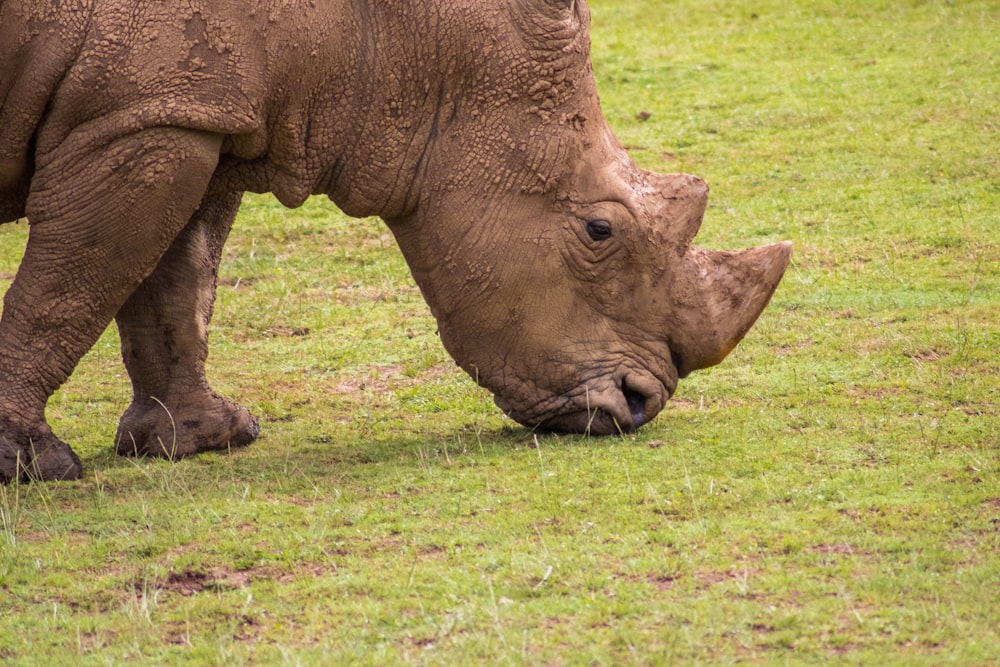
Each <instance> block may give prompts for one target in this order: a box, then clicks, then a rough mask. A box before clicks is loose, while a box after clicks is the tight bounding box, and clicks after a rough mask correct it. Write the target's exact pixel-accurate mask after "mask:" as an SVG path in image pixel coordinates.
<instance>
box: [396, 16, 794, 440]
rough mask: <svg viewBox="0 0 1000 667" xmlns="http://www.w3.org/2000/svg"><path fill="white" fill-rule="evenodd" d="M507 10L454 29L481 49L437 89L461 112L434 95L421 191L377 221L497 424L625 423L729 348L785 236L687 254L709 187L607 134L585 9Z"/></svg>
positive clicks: (610, 426) (785, 253)
mask: <svg viewBox="0 0 1000 667" xmlns="http://www.w3.org/2000/svg"><path fill="white" fill-rule="evenodd" d="M511 6H512V11H509V12H504V13H501V14H497V15H494V16H492V20H493V21H494V23H492V24H489V25H486V26H484V27H483V29H482V30H474V31H471V33H466V35H465V39H466V42H467V43H466V44H465V45H464V48H465V50H466V52H468V53H473V54H480V55H481V56H482V57H479V58H474V59H473V60H474V62H473V63H471V64H470V65H469V66H468V68H467V69H458V70H456V71H455V74H454V77H453V79H452V80H453V81H462V82H463V85H464V86H465V88H466V89H467V90H472V91H474V93H473V94H472V96H471V97H472V99H474V100H475V102H474V103H472V104H468V103H465V102H463V101H462V100H463V99H468V98H469V97H470V95H469V94H466V95H465V96H464V97H462V98H459V96H458V95H452V94H451V93H450V92H449V90H447V89H443V90H442V92H441V94H440V96H439V99H440V103H441V105H442V107H443V108H441V109H439V110H438V112H437V116H436V119H435V128H434V132H433V135H434V136H433V137H431V138H430V139H429V141H428V148H427V150H426V152H425V154H424V156H423V158H422V162H421V165H420V169H421V174H420V186H421V187H420V191H421V195H420V197H419V199H418V201H417V202H416V203H415V205H414V207H413V208H412V210H411V211H410V212H408V213H407V214H406V215H403V216H399V217H397V218H394V219H390V220H389V224H390V227H391V228H392V230H393V232H394V233H395V235H396V237H397V240H398V241H399V244H400V247H401V248H402V250H403V252H404V254H405V255H406V258H407V261H408V263H409V264H410V267H411V269H412V271H413V274H414V277H415V278H416V280H417V283H418V284H419V286H420V288H421V291H422V293H423V295H424V297H425V299H426V300H427V302H428V304H429V305H430V307H431V309H432V311H433V313H434V315H435V317H436V319H437V321H438V325H439V333H440V336H441V340H442V341H443V343H444V345H445V347H446V348H447V349H448V351H449V352H450V353H451V355H452V356H453V357H454V358H455V360H456V361H457V362H458V364H459V365H460V366H461V367H462V368H463V369H465V371H466V372H468V373H469V375H471V376H472V377H473V378H474V379H475V380H476V381H477V382H478V383H479V384H480V385H482V386H484V387H486V388H487V389H489V390H490V391H491V392H493V394H494V397H495V402H496V404H497V405H498V406H499V407H500V408H501V409H502V410H503V411H504V412H505V413H506V414H507V415H509V416H510V417H512V418H513V419H515V420H516V421H518V422H520V423H521V424H524V425H526V426H529V427H538V428H541V429H545V430H554V431H562V432H577V433H581V432H587V433H593V434H613V433H618V432H622V431H626V432H627V431H633V430H635V429H637V428H638V427H640V426H641V425H642V424H644V423H647V422H649V421H650V420H651V419H653V417H655V416H656V414H657V413H658V412H660V410H662V409H663V407H664V404H665V403H666V401H667V400H668V399H669V398H670V397H671V396H672V394H673V393H674V390H675V389H676V386H677V381H678V378H682V377H684V376H686V375H687V374H689V373H691V372H692V371H695V370H698V369H701V368H706V367H708V366H712V365H713V364H717V363H719V362H720V361H722V360H723V358H725V356H726V355H727V354H728V353H729V351H730V350H732V349H733V347H734V346H735V345H736V344H737V343H738V342H739V341H740V340H741V339H742V338H743V336H744V335H745V334H746V333H747V331H748V330H749V329H750V327H751V326H752V325H753V323H754V322H755V320H756V319H757V317H758V316H759V315H760V314H761V312H762V310H763V309H764V307H765V306H766V305H767V303H768V301H769V299H770V298H771V295H772V293H773V292H774V290H775V288H776V287H777V285H778V282H779V281H780V279H781V277H782V274H783V273H784V270H785V267H786V266H787V264H788V261H789V257H790V255H791V244H790V243H788V242H783V243H777V244H773V245H769V246H764V247H760V248H754V249H750V250H745V251H743V252H725V251H715V250H706V249H702V248H699V247H697V246H694V245H692V244H691V241H692V239H693V238H694V236H695V234H696V233H697V231H698V228H699V226H700V225H701V222H702V216H703V214H704V212H705V207H706V202H707V196H708V187H707V186H706V185H705V183H704V182H703V181H702V180H701V179H699V178H697V177H694V176H690V175H685V174H658V173H653V172H649V171H644V170H642V169H639V168H638V167H636V165H635V164H634V163H633V162H632V160H631V159H630V158H629V156H628V154H627V153H626V151H625V150H624V149H623V148H622V146H621V145H620V144H619V142H618V141H617V140H616V139H615V137H614V135H613V133H612V131H611V129H610V128H609V127H608V125H607V123H606V122H605V120H604V117H603V116H602V114H601V110H600V104H599V100H598V96H597V92H596V88H595V84H594V79H593V75H592V72H591V67H590V60H589V53H588V51H589V37H588V27H589V15H588V12H587V9H586V6H585V5H584V3H583V2H567V1H558V0H552V1H550V2H543V1H540V0H535V1H534V2H528V1H524V2H516V1H515V2H512V3H511ZM470 34H471V35H472V37H470V36H469V35H470ZM477 35H478V36H479V37H480V39H479V41H476V37H475V36H477ZM497 36H501V37H502V38H503V39H502V40H501V41H500V43H499V44H498V43H497ZM495 53H503V54H504V57H503V58H502V59H500V58H495V57H491V54H495Z"/></svg>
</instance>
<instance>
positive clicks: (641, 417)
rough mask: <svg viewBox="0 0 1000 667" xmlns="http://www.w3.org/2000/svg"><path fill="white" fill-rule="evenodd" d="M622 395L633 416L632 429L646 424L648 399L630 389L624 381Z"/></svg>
mask: <svg viewBox="0 0 1000 667" xmlns="http://www.w3.org/2000/svg"><path fill="white" fill-rule="evenodd" d="M622 394H623V395H624V396H625V402H626V403H628V411H629V413H631V415H632V428H639V427H640V426H642V425H643V424H644V423H645V422H646V397H645V396H644V395H643V394H640V393H639V392H637V391H636V390H634V389H632V388H631V387H629V386H628V383H626V382H625V380H622Z"/></svg>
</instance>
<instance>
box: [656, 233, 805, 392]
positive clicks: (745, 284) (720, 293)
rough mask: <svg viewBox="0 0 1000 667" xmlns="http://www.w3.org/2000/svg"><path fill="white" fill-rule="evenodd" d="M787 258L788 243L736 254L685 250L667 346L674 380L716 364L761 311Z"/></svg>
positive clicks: (788, 253) (783, 270)
mask: <svg viewBox="0 0 1000 667" xmlns="http://www.w3.org/2000/svg"><path fill="white" fill-rule="evenodd" d="M791 255H792V244H791V242H789V241H782V242H780V243H773V244H771V245H766V246H761V247H758V248H750V249H749V250H744V251H742V252H725V251H718V250H704V249H702V248H696V247H691V248H690V249H689V250H688V253H687V254H686V255H685V257H684V266H683V271H684V273H685V274H686V275H685V278H686V279H685V280H683V281H681V285H680V287H681V293H679V294H678V295H677V298H676V299H675V303H676V307H677V309H678V317H677V318H676V330H675V331H671V333H670V348H671V352H672V354H673V356H674V366H676V368H677V374H678V377H685V376H687V375H688V374H690V373H691V372H692V371H696V370H699V369H702V368H708V367H709V366H714V365H716V364H718V363H719V362H721V361H722V360H723V359H724V358H725V357H726V355H728V354H729V352H730V351H732V349H733V348H734V347H736V345H737V343H739V342H740V341H741V340H743V337H744V336H745V335H746V334H747V332H748V331H749V330H750V328H751V327H752V326H753V324H754V322H756V321H757V318H758V317H760V314H761V313H762V312H763V311H764V308H765V307H766V306H767V304H768V302H769V301H770V300H771V296H772V295H773V294H774V290H775V289H776V288H777V287H778V283H779V282H780V281H781V277H782V276H783V275H784V273H785V269H786V268H787V267H788V262H789V259H790V258H791Z"/></svg>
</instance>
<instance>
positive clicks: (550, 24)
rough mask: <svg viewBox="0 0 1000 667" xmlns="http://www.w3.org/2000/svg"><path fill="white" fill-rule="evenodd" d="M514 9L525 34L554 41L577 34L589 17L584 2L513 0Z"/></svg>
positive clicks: (568, 0) (576, 0)
mask: <svg viewBox="0 0 1000 667" xmlns="http://www.w3.org/2000/svg"><path fill="white" fill-rule="evenodd" d="M514 7H515V8H516V10H517V14H518V15H519V16H520V18H521V21H520V23H521V25H522V28H523V29H524V31H525V32H526V33H528V34H534V35H536V36H537V37H541V38H546V39H554V40H556V41H559V40H561V39H566V38H567V37H569V35H570V34H575V33H576V32H578V31H579V30H580V29H581V27H584V26H586V25H587V24H588V22H589V16H590V14H589V12H588V10H587V3H586V2H585V1H584V0H514ZM567 29H568V30H567Z"/></svg>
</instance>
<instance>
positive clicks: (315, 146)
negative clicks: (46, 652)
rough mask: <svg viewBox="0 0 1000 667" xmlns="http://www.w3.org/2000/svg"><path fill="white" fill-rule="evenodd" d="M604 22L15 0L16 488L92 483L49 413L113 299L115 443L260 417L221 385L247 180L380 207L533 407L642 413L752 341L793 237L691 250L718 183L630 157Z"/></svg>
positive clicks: (2, 14)
mask: <svg viewBox="0 0 1000 667" xmlns="http://www.w3.org/2000/svg"><path fill="white" fill-rule="evenodd" d="M55 5H58V7H55ZM588 30H589V17H588V11H587V7H586V5H585V4H584V3H583V2H582V0H578V1H568V0H488V1H487V0H436V1H435V0H422V1H421V0H395V1H393V0H380V1H379V2H372V1H370V0H367V1H366V0H317V1H316V2H311V3H309V2H304V1H302V2H294V1H291V2H290V1H279V0H269V1H264V2H247V1H246V0H238V1H237V0H218V1H214V2H208V1H207V0H165V1H163V2H155V3H153V2H133V1H132V0H76V1H75V2H74V1H68V2H61V3H49V2H37V1H36V0H0V130H2V133H0V221H12V220H16V219H18V218H24V217H26V218H27V219H28V221H29V223H30V232H29V239H28V244H27V250H26V253H25V256H24V260H23V262H22V264H21V266H20V269H19V271H18V273H17V276H16V277H15V279H14V281H13V284H12V285H11V287H10V289H9V291H8V292H7V294H6V296H5V299H4V308H3V313H2V318H0V479H2V480H4V481H9V480H12V479H14V478H16V477H18V476H20V477H22V478H32V479H72V478H77V477H79V476H80V474H81V465H80V461H79V459H78V458H77V457H76V455H75V454H74V453H73V452H72V450H71V449H70V448H69V446H68V445H66V444H65V443H63V442H62V441H60V440H59V439H57V438H56V437H55V436H54V435H53V434H52V432H51V430H50V429H49V427H48V425H47V423H46V421H45V415H44V410H45V404H46V401H47V400H48V398H49V396H51V394H52V393H53V392H54V391H55V390H56V388H57V387H59V386H60V384H62V383H63V382H64V381H65V380H66V378H67V377H68V376H69V374H70V373H71V372H72V371H73V369H74V367H75V366H76V364H77V362H78V361H79V360H80V358H81V357H82V356H83V354H84V353H85V352H86V351H87V350H88V349H89V348H90V347H91V346H92V345H93V344H94V342H95V341H96V340H97V338H98V336H99V335H100V334H101V333H102V331H103V330H104V329H105V327H106V326H107V325H108V324H109V323H110V322H111V320H112V319H114V320H115V321H116V322H117V325H118V329H119V332H120V334H121V339H122V356H123V358H124V362H125V365H126V367H127V369H128V372H129V375H130V377H131V380H132V384H133V389H134V398H133V401H132V404H131V405H130V406H129V407H128V409H127V410H126V411H125V413H124V415H123V416H122V418H121V422H120V425H119V428H118V434H117V447H118V451H119V452H120V453H123V454H129V453H148V454H153V455H159V456H184V455H187V454H192V453H195V452H198V451H203V450H207V449H219V448H226V447H230V446H241V445H246V444H248V443H249V442H250V441H252V440H253V439H254V438H255V437H256V435H257V432H258V426H257V422H256V420H255V419H254V418H253V417H252V416H251V415H250V413H249V412H248V411H246V410H245V409H244V408H242V407H240V406H238V405H236V404H235V403H233V402H231V401H229V400H228V399H224V398H221V397H219V396H217V395H216V394H215V393H214V392H213V391H212V390H211V388H210V387H209V386H208V384H207V382H206V380H205V360H206V357H207V353H208V348H207V330H208V323H209V319H210V317H211V314H212V304H213V301H214V298H215V281H216V275H217V271H218V266H219V260H220V256H221V251H222V246H223V244H224V242H225V240H226V237H227V235H228V233H229V230H230V227H231V225H232V222H233V217H234V215H235V213H236V210H237V208H238V206H239V203H240V197H241V194H242V192H244V191H253V192H273V193H274V194H275V195H276V196H277V197H278V199H279V200H280V201H281V202H282V203H284V204H285V205H287V206H297V205H299V204H301V203H302V202H303V200H305V198H306V197H308V196H309V195H311V194H326V195H329V196H330V198H331V199H333V201H335V202H336V203H337V204H338V205H339V206H340V207H341V208H342V209H343V210H344V211H345V212H347V213H348V214H350V215H354V216H368V215H378V216H381V217H382V218H383V219H384V220H385V221H386V222H387V223H388V225H389V226H390V228H391V229H392V231H393V233H394V234H395V236H396V238H397V240H398V242H399V245H400V247H401V248H402V251H403V253H404V254H405V256H406V259H407V261H408V262H409V265H410V267H411V269H412V271H413V275H414V277H415V279H416V281H417V283H418V284H419V285H420V288H421V290H422V291H423V294H424V297H425V298H426V300H427V302H428V304H430V307H431V309H432V311H433V313H434V316H435V317H436V318H437V321H438V323H439V326H440V333H441V339H442V341H443V342H444V345H445V347H446V348H447V349H448V351H449V352H450V353H451V354H452V355H453V356H454V358H455V359H456V361H457V362H458V363H459V364H460V365H461V367H462V368H464V369H465V370H466V371H467V372H468V373H469V374H470V375H471V376H472V377H474V378H475V379H476V381H477V382H479V383H480V384H482V385H483V386H485V387H487V388H489V389H490V390H491V391H492V392H493V393H494V395H495V396H496V402H497V404H498V405H499V406H500V408H501V409H503V410H504V412H506V413H507V414H508V415H510V416H511V417H512V418H514V419H516V420H517V421H519V422H521V423H523V424H526V425H529V426H532V427H540V428H543V429H552V430H558V431H573V432H585V431H589V432H592V433H598V434H607V433H615V432H618V431H620V430H621V431H630V430H633V429H635V428H637V427H639V426H640V425H641V424H643V423H645V422H648V421H649V420H650V419H652V418H653V417H654V416H655V415H656V414H657V413H658V412H659V411H660V410H661V409H662V408H663V405H664V403H665V402H666V401H667V399H668V398H669V397H670V396H671V394H672V393H673V391H674V389H675V387H676V384H677V379H678V377H683V376H684V375H686V374H687V373H689V372H691V371H693V370H695V369H698V368H704V367H706V366H709V365H712V364H715V363H718V362H719V361H721V360H722V358H723V357H724V356H725V355H726V354H727V353H728V352H729V350H730V349H732V347H733V346H735V345H736V343H737V342H738V341H739V340H740V339H741V338H742V337H743V335H744V334H745V333H746V332H747V330H748V329H749V328H750V326H751V325H752V324H753V322H754V320H755V319H756V318H757V316H758V315H759V314H760V312H761V310H762V309H763V308H764V306H765V305H766V303H767V301H768V299H769V298H770V296H771V294H772V292H773V291H774V289H775V287H776V286H777V284H778V281H779V280H780V278H781V275H782V272H783V271H784V269H785V266H786V264H787V262H788V258H789V254H790V245H789V244H776V245H773V246H768V247H764V248H757V249H753V250H749V251H745V252H743V253H728V252H713V251H706V250H702V249H699V248H696V247H694V246H692V245H690V242H691V239H692V238H693V237H694V235H695V233H696V231H697V230H698V227H699V225H700V223H701V218H702V214H703V212H704V210H705V202H706V196H707V187H706V186H705V184H704V183H703V182H702V181H701V180H699V179H697V178H695V177H693V176H687V175H660V174H654V173H650V172H646V171H643V170H640V169H638V168H636V167H635V165H634V164H633V163H632V162H631V160H630V159H629V157H628V156H627V155H626V153H625V151H624V150H623V149H622V147H621V146H620V145H619V143H618V142H617V141H616V139H615V138H614V136H613V135H612V133H611V131H610V130H609V128H608V126H607V125H606V123H605V121H604V119H603V117H602V116H601V111H600V107H599V103H598V98H597V93H596V91H595V87H594V81H593V77H592V73H591V68H590V63H589V56H588V41H589V37H588Z"/></svg>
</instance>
